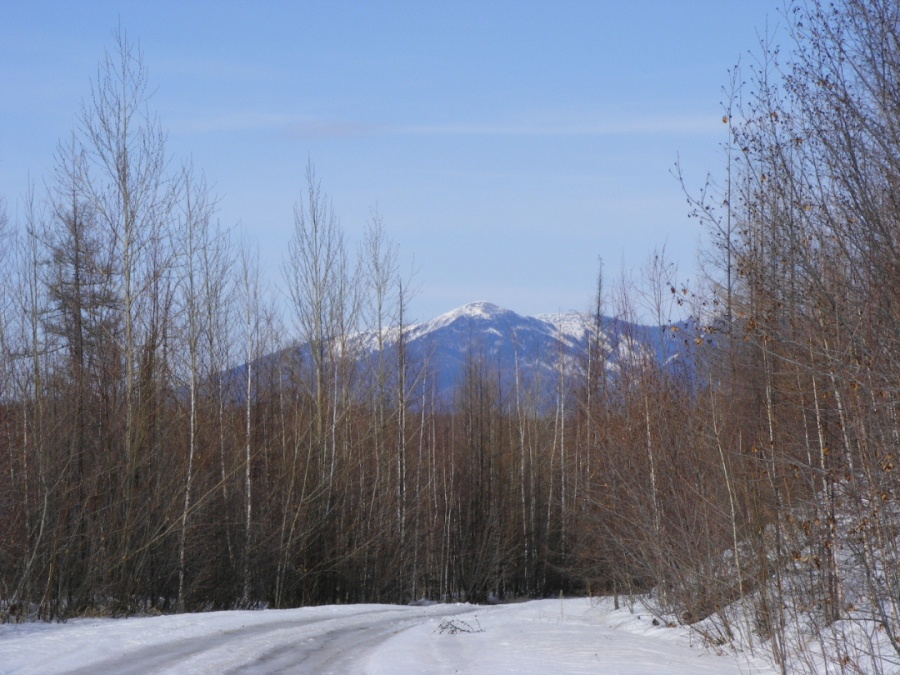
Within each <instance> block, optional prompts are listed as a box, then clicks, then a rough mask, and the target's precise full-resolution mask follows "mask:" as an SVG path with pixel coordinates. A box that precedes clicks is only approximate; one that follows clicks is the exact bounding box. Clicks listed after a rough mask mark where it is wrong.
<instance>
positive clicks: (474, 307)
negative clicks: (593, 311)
mask: <svg viewBox="0 0 900 675" xmlns="http://www.w3.org/2000/svg"><path fill="white" fill-rule="evenodd" d="M596 323H597V322H596V319H595V318H594V317H592V316H591V315H589V314H586V313H581V312H564V313H558V314H543V315H540V316H523V315H520V314H517V313H516V312H513V311H512V310H509V309H505V308H503V307H499V306H498V305H495V304H493V303H490V302H483V301H481V302H473V303H470V304H468V305H465V306H463V307H459V308H457V309H454V310H452V311H449V312H447V313H445V314H442V315H440V316H438V317H436V318H434V319H431V320H430V321H425V322H422V323H417V324H411V325H409V326H406V327H405V328H404V334H403V336H404V341H405V348H406V353H407V360H408V362H409V363H411V364H415V365H418V366H421V367H422V368H424V369H425V371H426V372H427V373H429V374H430V377H431V380H430V382H431V384H432V386H433V390H434V391H435V392H436V394H437V395H438V398H439V399H441V400H443V401H445V402H451V401H452V400H453V396H454V392H455V391H456V389H457V388H458V386H459V385H460V384H461V383H462V382H463V377H464V375H465V372H466V368H467V365H468V364H472V363H475V364H477V365H478V366H479V367H481V368H482V370H483V372H485V373H490V374H491V376H492V378H493V381H494V382H496V383H497V385H498V386H499V387H500V389H501V394H502V393H504V392H507V393H508V392H510V391H512V389H513V387H514V386H516V383H518V386H519V388H520V391H523V390H528V391H530V392H532V393H537V394H538V395H539V397H540V398H541V399H542V400H544V401H549V400H552V398H553V397H554V396H555V392H556V390H557V386H558V381H559V377H560V375H561V374H562V375H563V376H565V377H570V376H572V375H574V374H576V373H577V372H579V370H580V369H581V368H583V367H584V364H585V363H586V358H587V353H588V348H589V346H590V344H591V341H592V340H594V339H596V338H597V337H598V334H597V330H598V327H597V325H596ZM599 331H600V334H599V340H598V342H597V344H598V345H599V347H600V351H601V353H602V354H603V356H604V358H605V359H606V361H607V365H606V367H607V369H608V370H609V371H610V372H611V373H616V372H618V369H619V364H621V363H623V362H625V361H626V360H632V361H633V362H637V360H641V359H648V360H653V359H654V358H656V354H657V353H658V352H659V351H660V350H659V348H658V344H657V343H658V342H659V340H660V339H661V338H660V336H661V335H662V333H663V331H661V330H660V329H659V328H657V327H646V326H638V325H635V324H629V323H627V322H623V321H619V320H616V319H611V318H608V317H602V318H601V320H600V327H599ZM399 337H400V334H399V330H398V329H396V328H395V329H393V330H390V331H386V332H384V333H383V334H382V344H383V345H384V350H385V352H386V355H387V356H388V358H390V355H391V354H396V351H395V350H396V349H397V344H398V339H399ZM356 344H357V345H359V346H360V347H361V348H362V351H363V352H368V353H370V354H371V353H375V352H377V345H378V340H377V334H376V333H374V332H372V331H369V332H365V333H362V334H361V335H360V336H359V337H358V339H357V341H356Z"/></svg>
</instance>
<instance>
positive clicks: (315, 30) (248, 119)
mask: <svg viewBox="0 0 900 675" xmlns="http://www.w3.org/2000/svg"><path fill="white" fill-rule="evenodd" d="M780 7H781V2H780V0H754V1H749V2H748V1H740V0H718V1H711V0H632V1H630V2H618V1H614V0H583V1H575V0H556V1H553V2H551V1H549V0H547V1H545V2H535V1H531V0H514V1H513V0H491V1H489V2H485V1H478V2H475V1H473V2H470V1H468V0H453V1H452V2H442V3H439V2H431V1H426V0H416V1H404V0H396V1H392V2H387V1H377V0H372V1H362V0H359V1H355V2H349V1H341V0H331V1H324V0H322V1H320V0H308V1H295V2H286V1H285V2H276V1H275V0H271V1H261V2H249V1H247V2H235V1H228V0H217V1H216V2H205V1H195V2H168V1H166V0H161V1H157V2H153V3H148V2H104V1H102V0H92V1H91V2H64V1H62V0H58V1H54V2H49V1H41V0H36V1H34V2H27V3H26V2H20V1H19V0H0V196H2V197H4V198H5V200H6V202H7V209H8V211H9V215H10V217H11V220H15V219H16V216H17V214H19V215H20V214H21V210H22V201H23V195H24V194H25V192H26V190H27V186H28V184H29V181H33V182H34V183H35V184H37V185H38V186H40V185H42V184H43V183H44V181H46V180H47V179H48V178H49V176H50V175H51V172H52V168H53V161H54V160H53V157H54V151H55V149H56V146H57V144H58V143H59V142H60V140H63V139H66V138H68V137H69V136H70V134H71V132H72V130H73V129H74V127H75V125H76V116H77V114H78V112H79V110H80V108H81V105H82V103H83V101H85V100H86V99H87V98H88V97H89V95H90V83H91V80H92V78H95V77H96V73H97V64H98V63H99V61H100V60H101V59H102V58H103V54H104V50H106V49H111V48H112V44H113V38H112V34H113V31H114V30H115V29H116V26H118V25H121V26H122V27H123V28H124V29H125V31H126V32H127V35H128V38H129V39H130V40H132V41H135V42H138V43H139V44H140V47H141V49H142V51H143V56H144V63H145V65H146V67H147V69H148V72H149V78H150V84H151V88H152V89H153V97H152V99H151V101H150V106H151V108H152V109H153V110H154V111H155V112H156V113H157V115H158V117H159V120H160V122H161V124H162V127H163V128H164V130H165V131H166V132H167V134H168V137H167V149H168V152H169V155H170V156H171V157H172V158H173V163H178V164H180V163H181V162H183V161H185V160H187V159H190V160H191V161H192V162H193V165H194V166H195V167H196V168H197V169H200V170H202V171H203V172H204V174H205V176H206V179H207V181H208V183H209V184H211V185H212V186H213V188H214V191H215V193H216V195H217V196H218V198H219V201H218V212H217V217H218V218H219V220H220V222H221V223H222V225H223V226H226V227H232V226H234V227H236V228H238V229H239V230H240V231H241V232H243V233H244V235H245V236H247V238H248V239H250V240H251V241H252V242H255V243H257V244H258V246H259V250H260V257H261V263H262V265H261V266H262V268H263V270H264V271H265V272H266V273H267V275H268V277H269V279H270V281H271V283H272V284H273V285H274V286H276V287H277V286H278V285H279V284H280V282H281V278H282V277H281V273H280V269H281V260H282V255H283V253H284V252H285V251H286V248H287V242H288V241H289V239H290V237H291V235H292V231H293V227H294V215H293V212H294V206H295V204H296V203H297V202H298V201H299V200H300V199H302V197H303V195H304V192H305V175H306V168H307V165H308V164H311V165H312V166H314V168H315V173H316V176H317V178H318V179H319V180H320V182H321V189H322V191H323V192H324V193H325V194H326V195H327V197H328V198H329V199H330V201H331V203H332V205H333V207H334V211H335V214H336V215H337V217H338V218H339V220H340V223H341V226H342V228H343V230H344V232H345V233H346V236H347V239H348V242H350V244H351V245H352V246H356V245H358V244H360V243H361V241H362V237H363V232H364V230H365V228H366V226H367V224H368V222H369V221H370V219H371V217H372V214H373V213H375V212H376V211H377V213H379V214H380V216H381V218H382V220H383V222H384V227H385V230H386V232H387V234H388V236H389V237H390V238H391V239H392V240H393V241H394V242H395V243H396V244H397V245H398V247H399V252H400V263H401V267H402V270H403V271H404V273H405V274H407V275H410V274H411V275H413V281H412V287H414V288H415V289H416V294H415V296H414V298H413V300H412V303H411V306H410V308H409V310H410V311H409V316H410V318H411V319H413V320H427V319H429V318H431V317H433V316H436V315H438V314H441V313H443V312H446V311H449V310H451V309H454V308H456V307H459V306H461V305H464V304H466V303H469V302H474V301H478V300H484V301H489V302H493V303H496V304H498V305H501V306H504V307H506V308H508V309H512V310H514V311H516V312H519V313H521V314H539V313H548V312H557V311H566V310H570V309H575V310H580V309H587V308H588V307H589V306H590V304H591V300H592V296H593V293H594V289H595V287H596V278H597V273H598V269H599V266H598V260H599V259H602V261H603V270H604V278H605V280H606V283H607V286H609V285H610V284H611V283H613V282H615V281H616V280H617V279H619V278H621V277H622V276H623V274H624V275H626V276H627V275H634V274H637V273H638V271H639V270H640V268H641V266H642V265H643V264H645V263H646V261H647V259H648V258H649V257H650V256H651V255H652V254H653V252H654V251H655V250H657V249H660V248H662V247H665V250H666V253H667V255H668V256H669V257H670V258H671V259H672V261H673V262H674V263H676V264H677V266H678V270H679V278H680V279H681V280H682V281H691V280H695V279H696V277H697V264H696V259H697V249H698V245H699V243H700V236H701V232H702V228H701V227H700V226H699V225H698V224H697V222H696V221H694V220H691V219H689V218H688V211H689V207H688V205H687V203H686V200H685V195H684V193H683V191H682V189H681V186H680V185H679V183H678V181H677V180H676V179H675V178H674V177H673V175H672V174H673V169H674V167H675V163H676V161H680V163H681V165H682V167H683V169H684V172H685V175H686V178H687V184H688V186H689V188H691V189H692V190H695V189H699V188H700V186H701V185H702V184H703V182H704V179H705V176H706V174H707V172H712V173H713V175H716V174H717V172H721V166H722V164H723V162H722V155H721V145H722V143H723V142H724V141H725V140H726V127H725V126H724V125H723V124H722V106H721V102H722V100H723V86H724V85H725V84H726V83H727V81H728V73H729V70H730V69H732V68H733V67H734V66H735V64H737V63H738V61H743V62H747V61H748V59H750V58H752V57H751V54H752V53H753V52H755V51H756V50H757V47H758V44H759V38H760V36H761V35H762V34H763V33H765V32H766V31H767V30H769V31H771V30H772V26H773V25H777V24H778V23H779V20H780V14H779V8H780ZM767 26H768V28H767Z"/></svg>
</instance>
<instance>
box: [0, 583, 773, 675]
mask: <svg viewBox="0 0 900 675" xmlns="http://www.w3.org/2000/svg"><path fill="white" fill-rule="evenodd" d="M470 631H471V632H470ZM273 672H279V673H322V674H325V673H341V674H353V673H359V674H362V673H366V674H369V675H398V674H406V673H408V674H413V673H415V674H419V673H421V674H440V675H444V674H445V673H470V674H480V673H484V674H485V675H487V674H490V675H503V674H505V673H516V674H535V675H546V674H548V673H550V674H552V675H567V674H570V673H571V674H580V673H592V674H597V673H603V674H604V675H660V674H667V675H732V674H734V675H738V674H739V673H740V674H750V673H757V674H760V675H762V674H768V673H773V672H774V671H771V670H769V669H767V668H765V667H764V666H762V665H761V664H760V663H759V662H752V661H750V660H748V659H746V658H735V657H733V656H732V657H728V656H720V655H715V654H713V653H711V652H709V651H707V650H705V649H703V647H702V645H700V644H699V641H698V640H697V638H696V637H693V638H692V637H691V636H690V634H689V632H688V631H687V630H686V629H684V628H681V627H676V628H668V627H664V626H661V625H660V626H654V625H653V622H652V617H651V616H650V615H648V614H647V613H646V612H644V613H641V610H640V609H638V608H635V611H634V613H633V614H632V613H630V612H629V611H627V610H625V609H622V610H618V611H616V610H613V609H612V606H611V603H610V602H607V601H602V602H600V603H596V602H594V603H592V602H591V601H590V600H588V599H575V600H540V601H533V602H526V603H521V604H512V605H499V606H493V607H480V606H474V605H432V606H427V607H398V606H392V605H348V606H329V607H310V608H302V609H292V610H279V611H276V610H268V611H255V612H251V611H240V612H211V613H208V614H182V615H177V616H162V617H152V618H135V619H122V620H112V619H79V620H75V621H70V622H69V623H67V624H62V625H60V624H49V625H48V624H20V625H6V626H0V673H4V674H6V673H41V674H45V673H273Z"/></svg>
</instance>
